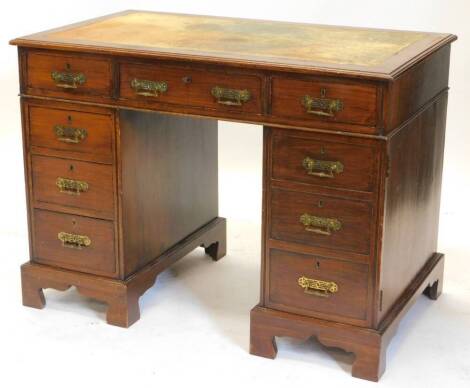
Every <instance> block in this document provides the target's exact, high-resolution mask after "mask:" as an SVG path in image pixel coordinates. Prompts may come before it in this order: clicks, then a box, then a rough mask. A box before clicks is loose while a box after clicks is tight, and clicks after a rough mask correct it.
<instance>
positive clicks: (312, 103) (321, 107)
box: [302, 89, 344, 117]
mask: <svg viewBox="0 0 470 388" xmlns="http://www.w3.org/2000/svg"><path fill="white" fill-rule="evenodd" d="M325 96H326V89H321V90H320V97H310V96H309V95H305V96H304V97H303V98H302V105H303V106H304V107H305V109H306V112H307V113H310V114H313V115H317V116H326V117H334V116H335V113H337V112H339V111H341V110H343V107H344V104H343V101H341V100H334V99H330V98H325Z"/></svg>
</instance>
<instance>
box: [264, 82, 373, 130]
mask: <svg viewBox="0 0 470 388" xmlns="http://www.w3.org/2000/svg"><path fill="white" fill-rule="evenodd" d="M376 94H377V90H376V86H375V85H370V84H361V83H353V82H351V83H336V82H326V81H321V80H318V81H316V80H314V81H308V80H307V81H305V80H300V79H294V78H281V77H273V78H272V102H271V104H272V106H271V107H272V115H273V116H278V117H286V118H295V119H299V120H302V121H305V122H313V123H314V122H319V121H332V122H339V123H352V124H361V125H367V126H373V125H375V124H376V115H377V114H376V111H377V108H376V105H377V104H376V99H377V97H376Z"/></svg>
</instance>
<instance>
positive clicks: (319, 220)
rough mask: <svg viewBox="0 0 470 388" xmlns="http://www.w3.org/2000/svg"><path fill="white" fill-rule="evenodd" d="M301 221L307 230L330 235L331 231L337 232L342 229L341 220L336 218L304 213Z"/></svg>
mask: <svg viewBox="0 0 470 388" xmlns="http://www.w3.org/2000/svg"><path fill="white" fill-rule="evenodd" d="M299 221H300V223H301V224H302V225H304V226H305V230H306V231H307V232H312V233H316V234H322V235H325V236H330V235H331V232H337V231H338V230H340V229H341V226H342V225H341V221H340V220H338V219H336V218H326V217H318V216H313V215H311V214H307V213H305V214H302V215H301V216H300V220H299Z"/></svg>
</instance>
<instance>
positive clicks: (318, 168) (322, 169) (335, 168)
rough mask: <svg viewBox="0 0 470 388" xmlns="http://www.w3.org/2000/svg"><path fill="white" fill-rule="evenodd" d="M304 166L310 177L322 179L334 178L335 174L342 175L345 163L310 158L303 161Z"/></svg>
mask: <svg viewBox="0 0 470 388" xmlns="http://www.w3.org/2000/svg"><path fill="white" fill-rule="evenodd" d="M302 166H303V167H304V168H305V170H307V174H308V175H314V176H318V177H320V178H334V177H335V174H341V173H342V172H343V171H344V166H343V163H341V162H339V161H335V162H333V161H329V160H318V159H312V158H309V157H308V156H307V157H306V158H305V159H304V160H303V161H302Z"/></svg>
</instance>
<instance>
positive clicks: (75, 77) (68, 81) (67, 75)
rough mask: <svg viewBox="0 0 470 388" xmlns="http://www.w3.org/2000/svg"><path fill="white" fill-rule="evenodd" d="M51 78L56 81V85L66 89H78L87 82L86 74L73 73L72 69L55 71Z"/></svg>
mask: <svg viewBox="0 0 470 388" xmlns="http://www.w3.org/2000/svg"><path fill="white" fill-rule="evenodd" d="M51 78H52V79H53V80H54V82H55V86H57V87H59V88H64V89H77V88H78V87H79V86H81V85H83V84H84V83H85V82H86V77H85V74H83V73H72V72H70V71H56V70H55V71H53V72H52V73H51Z"/></svg>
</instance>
